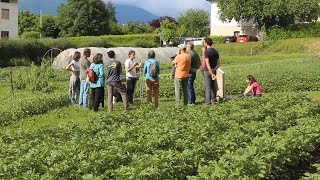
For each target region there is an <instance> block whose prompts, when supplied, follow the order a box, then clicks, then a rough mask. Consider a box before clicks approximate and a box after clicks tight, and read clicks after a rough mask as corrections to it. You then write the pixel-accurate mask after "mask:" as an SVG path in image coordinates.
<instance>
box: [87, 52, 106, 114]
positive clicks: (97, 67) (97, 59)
mask: <svg viewBox="0 0 320 180" xmlns="http://www.w3.org/2000/svg"><path fill="white" fill-rule="evenodd" d="M102 58H103V55H102V54H101V53H97V54H96V55H95V56H94V57H93V63H92V64H91V65H90V69H92V70H93V72H94V73H95V81H94V82H91V83H90V88H91V96H90V105H89V109H90V110H91V109H92V108H93V110H94V111H98V108H99V104H100V103H101V104H102V107H104V102H103V101H104V65H103V60H102Z"/></svg>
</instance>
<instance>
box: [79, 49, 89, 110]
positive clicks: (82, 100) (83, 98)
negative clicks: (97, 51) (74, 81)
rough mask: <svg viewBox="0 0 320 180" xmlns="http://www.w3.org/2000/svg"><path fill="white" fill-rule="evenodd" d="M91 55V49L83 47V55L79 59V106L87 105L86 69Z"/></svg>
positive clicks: (87, 84) (87, 85)
mask: <svg viewBox="0 0 320 180" xmlns="http://www.w3.org/2000/svg"><path fill="white" fill-rule="evenodd" d="M90 56H91V50H90V49H88V48H85V49H84V50H83V55H82V57H81V59H80V95H79V106H82V107H87V106H88V104H87V103H88V94H89V83H88V82H87V81H86V78H87V71H88V69H89V67H90V65H91V63H90V61H89V60H88V58H89V57H90Z"/></svg>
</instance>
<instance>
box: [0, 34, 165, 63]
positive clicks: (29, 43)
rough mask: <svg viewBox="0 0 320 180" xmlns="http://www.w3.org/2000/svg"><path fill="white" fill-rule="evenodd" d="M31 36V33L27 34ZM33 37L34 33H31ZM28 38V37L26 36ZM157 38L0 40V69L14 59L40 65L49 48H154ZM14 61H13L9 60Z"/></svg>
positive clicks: (86, 37)
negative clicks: (30, 61)
mask: <svg viewBox="0 0 320 180" xmlns="http://www.w3.org/2000/svg"><path fill="white" fill-rule="evenodd" d="M29 34H30V36H31V34H32V33H31V32H29ZM33 35H34V36H35V33H33ZM27 37H29V35H28V36H27ZM159 40H160V38H159V36H157V35H155V34H142V35H141V34H134V35H107V36H83V37H71V38H60V39H49V38H46V39H35V38H22V39H21V40H0V47H1V48H0V67H6V66H9V65H15V63H12V62H15V61H16V59H27V60H29V59H30V60H32V61H33V62H34V63H35V64H37V65H40V64H41V62H42V57H43V56H44V55H45V53H46V52H47V51H48V50H50V49H51V48H58V49H61V50H65V49H68V48H81V47H105V48H108V47H130V46H133V47H135V46H136V47H145V48H147V47H156V46H157V45H158V43H159ZM11 59H14V60H11ZM18 64H19V63H18Z"/></svg>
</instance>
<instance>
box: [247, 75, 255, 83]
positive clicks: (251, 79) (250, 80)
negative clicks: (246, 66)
mask: <svg viewBox="0 0 320 180" xmlns="http://www.w3.org/2000/svg"><path fill="white" fill-rule="evenodd" d="M246 79H247V80H248V81H249V82H250V83H253V82H257V81H256V79H255V78H254V77H253V76H252V75H248V76H246Z"/></svg>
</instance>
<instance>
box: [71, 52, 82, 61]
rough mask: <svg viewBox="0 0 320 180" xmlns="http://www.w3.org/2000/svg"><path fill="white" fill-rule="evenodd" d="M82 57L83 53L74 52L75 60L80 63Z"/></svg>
mask: <svg viewBox="0 0 320 180" xmlns="http://www.w3.org/2000/svg"><path fill="white" fill-rule="evenodd" d="M80 57H81V53H80V52H79V51H76V52H74V54H73V60H75V61H79V59H80Z"/></svg>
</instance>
